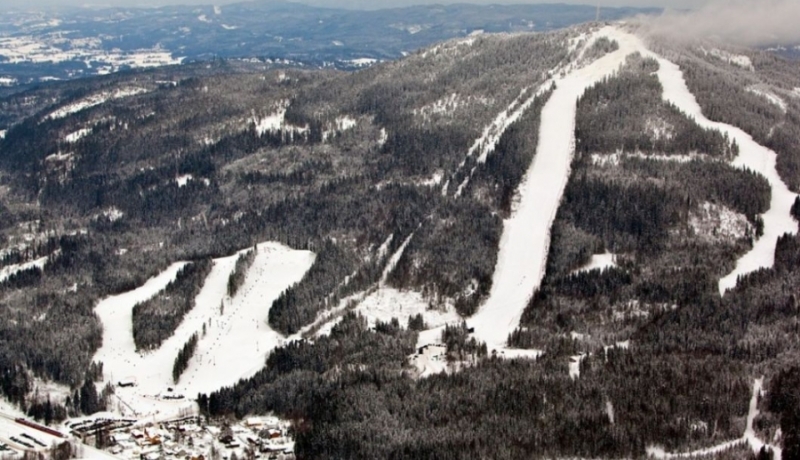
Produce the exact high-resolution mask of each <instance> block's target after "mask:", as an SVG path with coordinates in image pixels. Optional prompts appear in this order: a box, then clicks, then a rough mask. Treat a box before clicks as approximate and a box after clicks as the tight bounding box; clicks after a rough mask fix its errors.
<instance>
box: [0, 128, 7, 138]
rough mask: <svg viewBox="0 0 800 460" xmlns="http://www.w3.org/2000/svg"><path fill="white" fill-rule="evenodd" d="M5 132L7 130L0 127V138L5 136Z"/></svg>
mask: <svg viewBox="0 0 800 460" xmlns="http://www.w3.org/2000/svg"><path fill="white" fill-rule="evenodd" d="M7 132H8V131H7V130H5V129H0V139H5V138H6V133H7Z"/></svg>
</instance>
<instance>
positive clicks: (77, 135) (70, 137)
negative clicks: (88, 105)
mask: <svg viewBox="0 0 800 460" xmlns="http://www.w3.org/2000/svg"><path fill="white" fill-rule="evenodd" d="M91 133H92V128H84V129H79V130H77V131H75V132H74V133H70V134H67V136H66V137H64V141H65V142H67V143H70V144H74V143H75V142H78V141H79V140H81V139H83V138H84V137H86V136H88V135H89V134H91Z"/></svg>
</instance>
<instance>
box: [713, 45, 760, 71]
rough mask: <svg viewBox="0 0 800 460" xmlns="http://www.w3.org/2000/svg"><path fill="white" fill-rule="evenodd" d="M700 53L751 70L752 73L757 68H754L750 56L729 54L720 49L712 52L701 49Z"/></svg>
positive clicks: (714, 49)
mask: <svg viewBox="0 0 800 460" xmlns="http://www.w3.org/2000/svg"><path fill="white" fill-rule="evenodd" d="M700 51H702V52H703V54H705V55H706V56H708V55H709V54H710V55H711V56H714V57H715V58H717V59H720V60H722V61H725V62H727V63H728V64H732V65H735V66H737V67H741V68H743V69H745V70H751V71H752V70H755V68H754V67H753V61H752V60H751V59H750V58H749V57H748V56H744V55H740V54H733V53H729V52H727V51H724V50H721V49H718V48H712V49H710V50H707V49H705V48H702V47H701V48H700Z"/></svg>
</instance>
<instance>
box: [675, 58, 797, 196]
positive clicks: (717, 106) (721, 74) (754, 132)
mask: <svg viewBox="0 0 800 460" xmlns="http://www.w3.org/2000/svg"><path fill="white" fill-rule="evenodd" d="M680 65H681V69H682V70H683V73H684V77H685V78H686V83H687V85H688V87H689V89H690V90H691V91H692V93H693V94H694V95H695V96H696V97H697V102H698V103H699V104H700V106H701V107H702V108H703V113H704V114H705V115H706V116H707V117H708V118H709V119H711V120H715V121H720V122H723V123H728V124H731V125H733V126H737V127H739V128H741V129H742V130H744V131H745V132H747V133H748V134H750V135H751V136H753V139H754V140H755V141H756V142H758V143H759V144H761V145H764V146H766V147H768V148H770V149H772V150H774V151H775V152H776V153H777V154H778V158H777V165H776V168H777V170H778V173H779V174H780V176H781V179H782V180H783V181H784V182H786V184H787V185H788V186H789V188H790V189H791V190H794V191H797V190H798V187H800V180H799V179H798V177H800V176H798V172H800V147H798V145H800V125H798V122H799V121H800V114H798V112H797V109H796V108H794V107H793V106H791V105H789V108H788V112H787V113H784V112H783V111H782V110H781V108H779V107H777V106H776V105H775V104H773V103H771V102H769V101H767V99H766V98H764V97H763V96H761V95H758V94H755V93H753V92H751V91H748V90H747V88H748V85H749V84H752V83H753V82H752V81H750V80H749V78H743V77H742V75H740V74H739V72H731V71H730V70H729V69H721V68H717V67H715V66H713V65H709V64H708V63H707V62H704V61H703V60H702V59H696V58H690V57H688V56H684V57H683V58H682V59H681V61H680ZM784 65H786V63H784ZM760 70H761V69H759V71H760Z"/></svg>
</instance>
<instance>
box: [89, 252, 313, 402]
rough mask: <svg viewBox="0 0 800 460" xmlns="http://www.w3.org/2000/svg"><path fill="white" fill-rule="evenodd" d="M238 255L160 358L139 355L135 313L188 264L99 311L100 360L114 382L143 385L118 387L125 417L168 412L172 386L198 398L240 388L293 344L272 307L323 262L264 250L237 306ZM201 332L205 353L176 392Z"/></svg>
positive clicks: (216, 275)
mask: <svg viewBox="0 0 800 460" xmlns="http://www.w3.org/2000/svg"><path fill="white" fill-rule="evenodd" d="M240 253H241V252H240ZM238 256H239V253H237V254H234V255H232V256H229V257H223V258H220V259H215V260H214V265H213V267H212V269H211V273H209V275H208V277H207V278H206V281H205V284H204V285H203V288H202V289H201V291H200V292H199V294H198V295H197V297H196V298H195V306H194V308H193V309H192V310H191V311H190V312H189V313H188V314H187V315H186V316H185V317H184V318H183V321H182V322H181V324H180V326H179V327H178V328H177V330H176V331H175V333H174V334H173V335H172V337H170V338H169V339H167V340H166V341H164V343H163V344H162V345H161V347H159V348H158V349H157V350H155V351H152V352H148V353H142V354H140V353H137V352H136V347H135V344H134V341H133V334H132V329H131V327H132V317H133V315H132V312H133V306H134V305H135V304H136V303H138V302H142V301H144V300H147V299H150V298H152V297H153V296H154V295H156V294H157V293H158V292H159V291H160V290H162V289H163V288H164V287H166V285H167V284H168V283H169V282H170V281H172V280H173V279H175V277H176V275H177V273H178V270H179V269H180V268H181V267H183V266H184V265H185V263H184V262H181V263H176V264H173V265H172V266H170V267H169V268H168V269H167V270H165V271H164V272H163V273H161V274H159V275H158V276H156V277H154V278H152V279H150V280H149V281H147V283H145V284H144V285H143V286H142V287H140V288H138V289H135V290H133V291H130V292H127V293H124V294H120V295H118V296H113V297H109V298H107V299H105V300H103V301H102V302H100V303H99V304H98V306H97V308H96V310H95V311H96V312H97V315H98V316H99V317H100V320H101V322H102V324H103V346H102V347H101V348H100V350H98V352H97V354H96V355H95V357H94V360H95V361H102V362H103V365H104V367H103V370H104V374H105V378H106V381H108V382H111V383H113V384H116V383H117V382H119V381H123V380H129V379H130V380H133V381H135V382H137V385H136V386H135V387H131V388H117V396H118V397H119V399H120V405H119V407H120V409H121V410H122V411H123V412H124V411H125V409H126V408H127V409H130V410H132V411H133V412H134V414H133V415H137V416H145V415H153V414H155V413H159V412H164V411H168V410H169V407H168V406H169V404H165V403H166V402H165V401H162V400H160V399H159V396H165V395H168V394H169V393H168V392H167V388H169V387H173V388H174V391H173V392H172V394H174V395H183V396H185V397H187V398H189V399H192V398H194V397H195V396H197V393H200V392H205V393H208V392H211V391H214V390H217V389H219V388H220V387H222V386H225V385H232V384H234V383H235V382H236V381H238V380H239V379H240V378H246V377H250V376H252V375H253V374H255V373H256V372H257V371H258V370H260V369H261V368H262V367H263V366H264V362H265V359H266V357H267V355H268V353H269V352H270V351H271V350H272V349H273V348H275V347H277V346H279V345H282V344H283V343H284V342H285V340H284V338H283V337H282V336H281V335H280V334H278V333H277V332H275V331H273V330H272V329H271V328H270V327H269V325H268V324H267V323H266V320H267V315H268V312H269V307H270V306H271V305H272V301H273V300H274V299H275V298H277V297H278V296H279V295H280V293H281V292H283V290H285V289H286V288H287V287H289V286H290V285H292V284H293V283H295V282H298V281H299V280H300V279H301V278H302V277H303V275H304V274H305V273H306V271H307V270H308V269H309V268H310V267H311V265H312V264H313V262H314V258H315V255H314V254H313V253H311V252H309V251H296V250H293V249H290V248H288V247H286V246H283V245H280V244H277V243H263V244H259V245H258V255H257V256H256V259H255V261H254V262H253V265H252V266H251V267H250V270H249V271H248V273H247V275H246V277H245V281H244V284H243V285H242V287H241V288H240V289H239V292H238V293H237V295H236V296H235V297H234V298H233V299H230V298H229V297H227V283H228V278H229V276H230V274H231V272H232V271H233V269H234V267H235V264H236V260H237V258H238ZM221 306H222V307H221ZM204 324H205V325H206V334H205V335H203V332H202V330H203V325H204ZM194 333H197V335H198V338H199V341H198V345H197V350H196V352H195V354H194V357H193V358H192V360H191V361H190V363H189V367H188V368H187V369H186V371H185V372H184V373H183V375H182V376H181V378H180V381H179V382H178V384H177V385H175V384H174V383H173V380H172V366H173V363H174V360H175V357H176V356H177V355H178V351H179V350H180V349H181V348H182V347H183V345H184V344H185V343H186V342H187V341H188V340H189V338H190V337H191V336H192V334H194ZM174 404H179V403H174ZM183 405H184V406H185V405H186V402H185V401H184V402H183Z"/></svg>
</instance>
